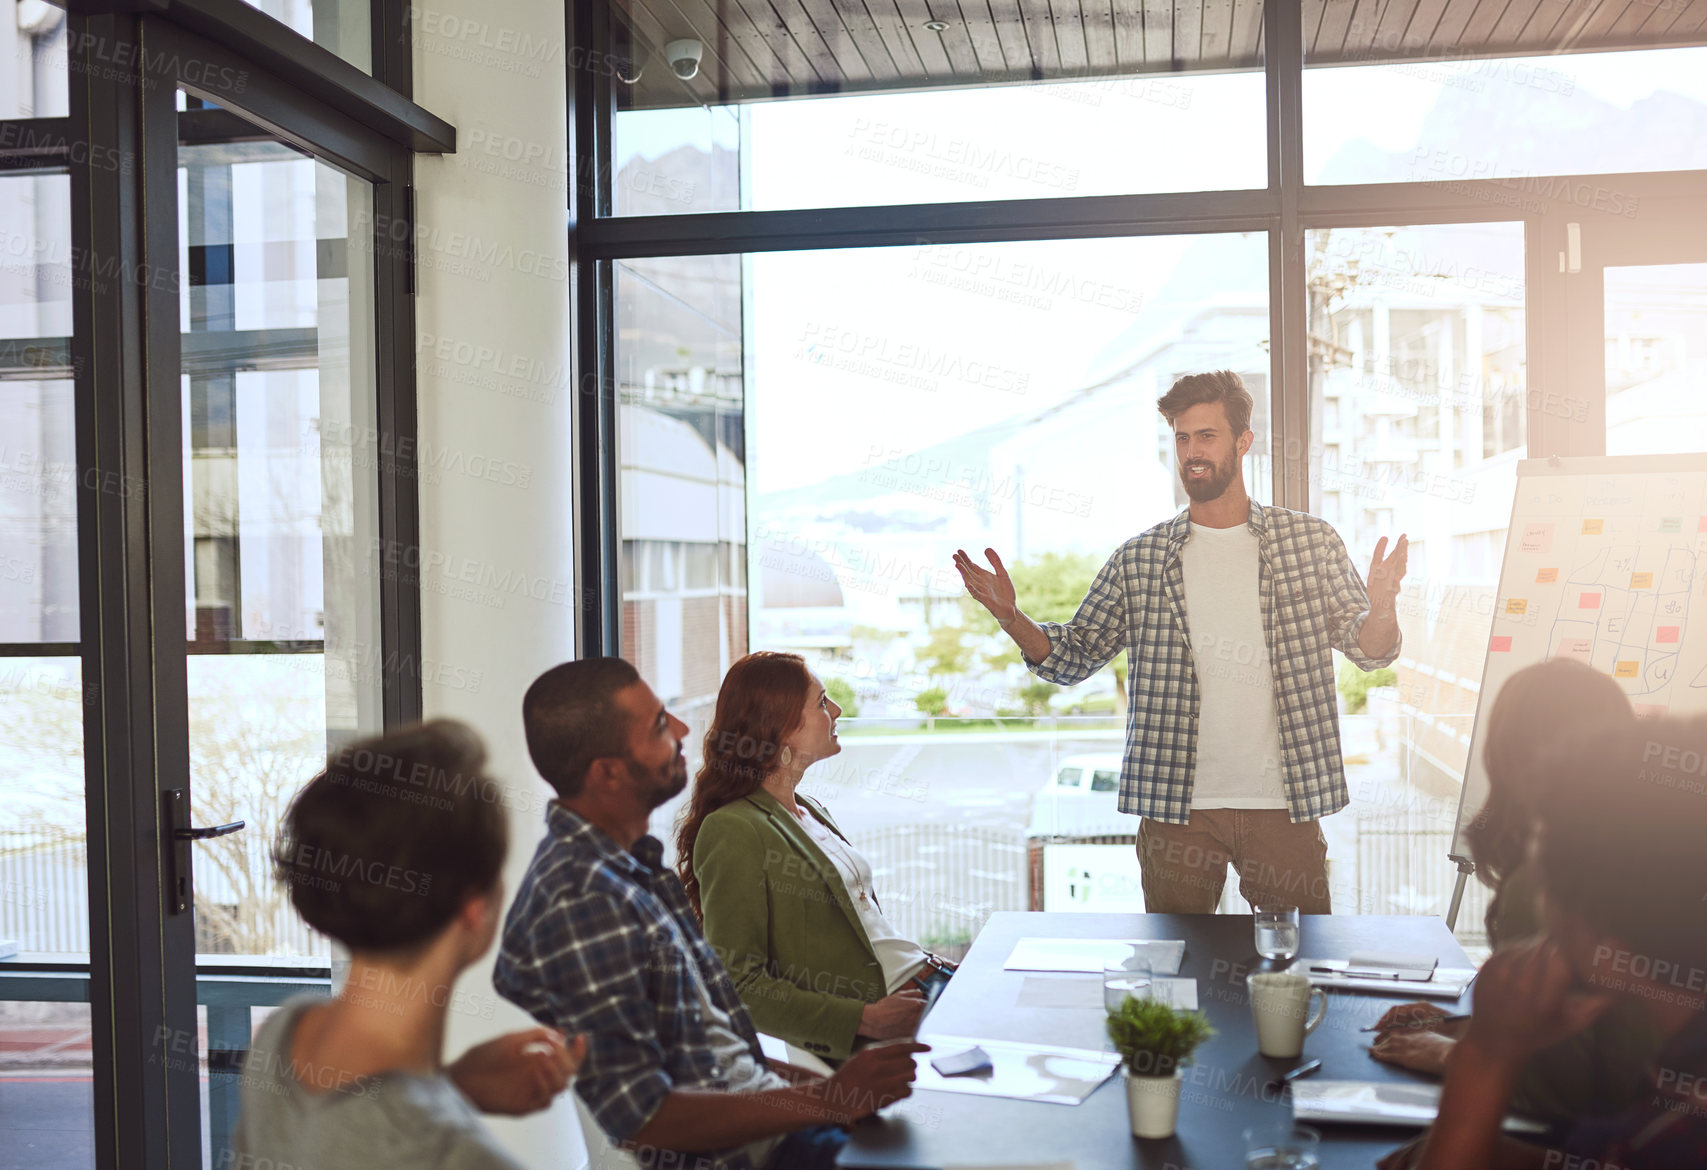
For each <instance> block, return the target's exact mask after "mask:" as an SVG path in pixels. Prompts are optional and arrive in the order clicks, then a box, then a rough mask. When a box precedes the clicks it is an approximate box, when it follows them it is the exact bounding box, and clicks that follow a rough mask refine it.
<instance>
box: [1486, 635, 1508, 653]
mask: <svg viewBox="0 0 1707 1170" xmlns="http://www.w3.org/2000/svg"><path fill="white" fill-rule="evenodd" d="M1488 649H1490V650H1492V651H1493V652H1494V653H1495V654H1504V653H1506V652H1508V651H1509V650H1510V649H1511V635H1510V634H1495V635H1494V636H1493V638H1492V640H1490V641H1489V643H1488Z"/></svg>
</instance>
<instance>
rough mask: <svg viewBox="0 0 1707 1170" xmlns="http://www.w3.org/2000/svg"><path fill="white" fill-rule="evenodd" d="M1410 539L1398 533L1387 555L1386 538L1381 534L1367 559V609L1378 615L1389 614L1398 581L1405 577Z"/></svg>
mask: <svg viewBox="0 0 1707 1170" xmlns="http://www.w3.org/2000/svg"><path fill="white" fill-rule="evenodd" d="M1410 547H1411V546H1410V541H1409V539H1408V538H1407V537H1406V536H1405V535H1404V534H1403V533H1400V534H1399V542H1398V543H1397V544H1395V545H1394V546H1393V551H1392V552H1391V553H1390V554H1388V555H1387V556H1385V557H1383V556H1382V554H1383V553H1386V552H1387V538H1386V537H1385V536H1383V537H1382V538H1381V539H1380V540H1379V541H1377V542H1376V545H1375V555H1374V557H1372V558H1371V559H1370V561H1369V609H1370V612H1372V613H1375V614H1378V615H1390V614H1392V613H1393V607H1394V605H1395V604H1396V602H1397V600H1398V596H1399V583H1400V582H1401V581H1403V580H1404V579H1405V561H1406V559H1407V556H1408V554H1409V552H1410Z"/></svg>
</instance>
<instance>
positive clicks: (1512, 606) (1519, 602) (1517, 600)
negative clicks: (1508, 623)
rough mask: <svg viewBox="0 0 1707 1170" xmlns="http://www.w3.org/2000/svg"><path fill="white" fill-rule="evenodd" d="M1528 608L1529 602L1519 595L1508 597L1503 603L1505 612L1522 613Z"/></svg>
mask: <svg viewBox="0 0 1707 1170" xmlns="http://www.w3.org/2000/svg"><path fill="white" fill-rule="evenodd" d="M1528 608H1529V602H1527V601H1525V600H1524V599H1523V598H1521V597H1513V598H1510V599H1509V600H1507V602H1506V603H1505V611H1506V612H1507V613H1523V612H1525V611H1526V610H1528Z"/></svg>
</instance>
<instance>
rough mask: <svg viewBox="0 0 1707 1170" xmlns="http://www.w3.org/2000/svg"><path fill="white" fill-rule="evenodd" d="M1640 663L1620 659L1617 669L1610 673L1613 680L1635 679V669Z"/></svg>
mask: <svg viewBox="0 0 1707 1170" xmlns="http://www.w3.org/2000/svg"><path fill="white" fill-rule="evenodd" d="M1640 666H1641V663H1640V662H1638V661H1637V660H1636V659H1634V658H1625V659H1620V660H1619V663H1618V669H1616V670H1614V671H1613V672H1612V677H1613V678H1635V677H1636V671H1637V668H1638V667H1640Z"/></svg>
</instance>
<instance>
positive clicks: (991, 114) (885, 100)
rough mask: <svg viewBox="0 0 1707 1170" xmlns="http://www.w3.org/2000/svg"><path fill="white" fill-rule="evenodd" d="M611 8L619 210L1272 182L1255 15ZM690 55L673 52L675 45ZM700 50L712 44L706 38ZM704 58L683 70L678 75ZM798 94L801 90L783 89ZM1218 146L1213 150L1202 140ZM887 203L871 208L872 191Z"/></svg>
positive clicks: (1236, 9)
mask: <svg viewBox="0 0 1707 1170" xmlns="http://www.w3.org/2000/svg"><path fill="white" fill-rule="evenodd" d="M614 7H615V15H614V17H613V19H614V20H615V22H616V28H615V29H614V33H613V36H614V40H613V51H612V53H611V54H610V56H609V57H608V58H606V59H604V61H603V63H604V65H605V66H606V71H608V74H609V76H610V79H611V87H612V91H613V93H614V97H615V102H616V111H617V113H616V120H615V156H614V157H615V168H614V182H613V183H612V200H613V204H614V209H615V212H616V213H617V214H619V215H660V214H673V213H681V212H693V211H732V210H737V209H749V208H750V209H755V210H772V209H780V208H795V207H825V206H854V205H858V204H862V203H925V202H958V201H964V200H985V199H1038V198H1050V197H1066V196H1076V195H1123V194H1129V193H1132V192H1140V191H1144V192H1149V191H1215V190H1229V189H1235V188H1252V187H1261V186H1263V185H1264V184H1265V182H1266V179H1267V172H1266V164H1265V155H1264V149H1263V127H1264V122H1265V119H1264V90H1263V87H1264V81H1263V54H1262V36H1261V33H1262V17H1261V8H1260V6H1259V5H1256V4H1237V5H1234V4H1224V5H1219V6H1215V7H1214V8H1213V9H1210V8H1209V6H1203V7H1204V9H1205V10H1201V11H1200V10H1198V7H1197V6H1196V5H1179V6H1176V7H1175V8H1174V9H1170V8H1169V7H1168V6H1166V5H1162V6H1158V5H1153V4H1152V5H1144V6H1139V5H1131V6H1127V5H1121V4H1117V5H1115V6H1113V7H1112V8H1111V7H1110V6H1108V5H1104V6H1103V7H1102V8H1101V10H1100V11H1099V10H1097V9H1096V8H1095V7H1094V6H1093V7H1092V8H1088V9H1086V10H1085V11H1084V12H1083V14H1082V15H1081V14H1080V13H1079V12H1078V11H1077V10H1075V11H1074V14H1073V19H1072V21H1071V22H1070V25H1069V24H1068V23H1065V22H1063V23H1059V24H1058V23H1057V22H1055V21H1054V20H1053V19H1052V16H1051V13H1050V10H1049V9H1048V8H1047V7H1041V8H1037V7H1031V6H1023V5H1022V6H1020V7H1018V8H1014V9H1012V10H1011V12H1009V13H1005V14H1004V13H1002V12H1001V9H1000V7H999V6H998V7H997V8H996V9H989V8H986V7H984V6H982V5H967V6H961V7H957V8H954V9H953V10H952V12H951V13H947V14H945V15H944V17H943V18H942V19H933V18H932V17H933V13H932V12H927V11H926V9H925V6H923V5H913V6H903V8H902V9H901V10H900V11H899V13H898V12H897V10H895V9H893V8H891V9H889V11H888V12H887V14H886V15H885V14H884V13H883V12H882V11H881V10H874V11H873V15H872V16H871V17H870V18H869V19H867V18H864V17H860V18H855V17H848V16H843V17H840V18H838V19H841V20H846V21H847V22H848V23H847V24H846V25H844V26H842V27H839V28H838V27H837V26H836V23H835V21H831V22H828V23H826V22H824V21H822V20H818V19H815V17H814V15H812V14H809V13H808V11H807V10H806V8H805V6H799V5H795V4H792V3H791V4H789V5H785V6H783V7H782V11H783V12H785V13H787V14H788V15H785V17H784V19H783V27H781V28H777V27H768V26H767V27H764V28H763V30H762V31H761V28H760V27H759V26H755V25H753V24H751V23H749V16H748V13H747V12H744V11H742V10H741V9H740V8H732V9H722V10H719V13H718V15H716V16H713V15H711V13H710V11H709V10H705V12H704V15H705V20H703V21H699V20H693V19H690V18H689V14H688V13H687V12H686V10H681V11H671V10H667V9H666V10H662V11H663V15H660V16H654V15H653V11H654V10H650V9H649V7H648V6H647V5H643V4H638V3H619V4H617V5H616V6H614ZM671 46H675V48H674V50H673V53H666V51H665V50H666V49H669V48H670V47H671ZM696 47H697V49H696ZM696 51H697V53H698V61H697V70H696V71H695V73H694V74H693V76H692V77H690V78H688V79H686V80H683V79H681V78H680V76H679V72H678V71H677V70H675V69H674V68H672V66H673V63H674V62H675V61H678V60H686V59H689V58H691V57H692V56H693V54H694V53H695V52H696ZM784 96H786V97H789V98H791V99H792V100H789V101H776V100H772V99H775V98H778V97H784ZM1208 139H1213V140H1214V141H1215V143H1216V146H1215V148H1214V149H1212V150H1205V149H1203V143H1204V142H1205V141H1206V140H1208ZM878 191H881V195H880V196H878V197H876V198H873V197H872V196H873V193H874V192H878Z"/></svg>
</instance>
